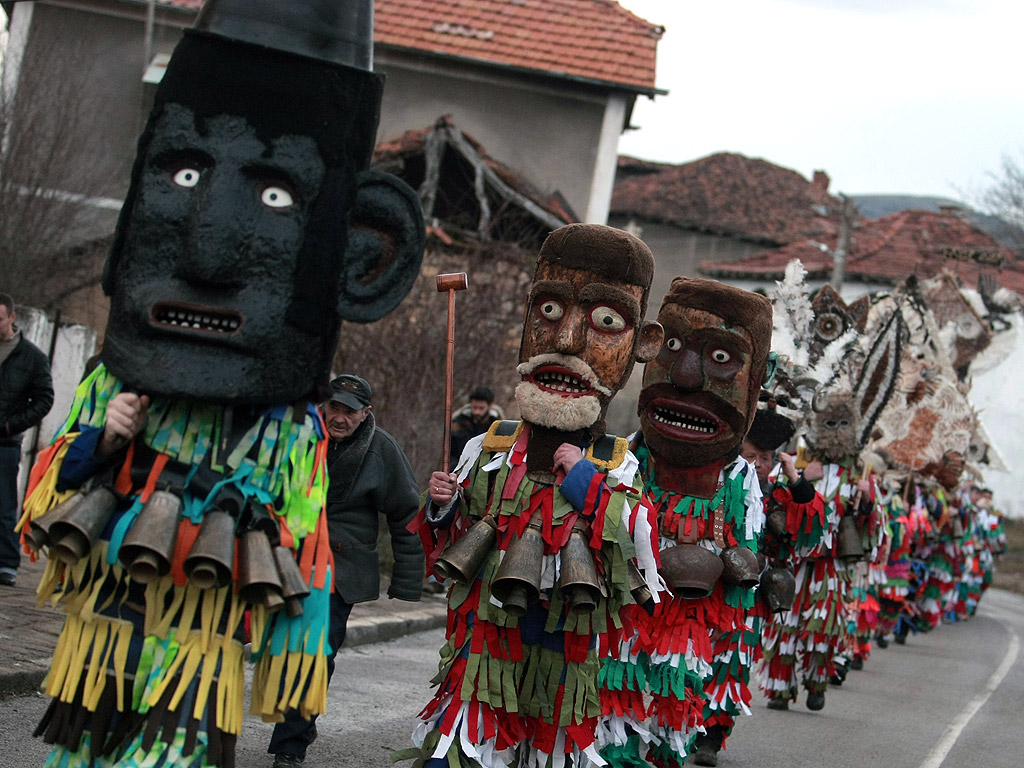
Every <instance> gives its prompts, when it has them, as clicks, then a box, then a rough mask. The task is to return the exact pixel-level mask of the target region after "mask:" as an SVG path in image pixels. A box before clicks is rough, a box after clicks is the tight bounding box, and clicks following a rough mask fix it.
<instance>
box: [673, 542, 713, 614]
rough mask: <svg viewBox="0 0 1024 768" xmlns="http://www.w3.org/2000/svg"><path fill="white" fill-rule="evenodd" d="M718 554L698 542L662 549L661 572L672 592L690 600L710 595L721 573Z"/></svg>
mask: <svg viewBox="0 0 1024 768" xmlns="http://www.w3.org/2000/svg"><path fill="white" fill-rule="evenodd" d="M723 568H724V565H723V563H722V560H721V558H720V557H718V555H716V554H715V553H714V552H712V551H711V550H710V549H705V548H704V547H702V546H700V545H699V544H676V545H675V546H674V547H669V548H668V549H664V550H662V552H661V568H659V569H658V570H659V572H660V573H661V575H662V577H664V579H665V583H666V584H668V586H669V589H671V590H672V594H674V595H676V596H678V597H683V598H686V599H688V600H696V599H699V598H702V597H707V596H708V595H709V594H711V590H712V589H714V587H715V582H717V581H718V578H719V577H720V576H721V575H722V570H723Z"/></svg>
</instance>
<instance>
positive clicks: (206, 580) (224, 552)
mask: <svg viewBox="0 0 1024 768" xmlns="http://www.w3.org/2000/svg"><path fill="white" fill-rule="evenodd" d="M183 566H184V569H185V575H186V576H188V580H189V582H191V583H192V584H193V585H195V586H197V587H199V588H200V589H215V588H217V587H223V586H224V585H225V584H229V583H231V575H232V573H233V572H234V569H235V519H234V518H233V517H231V515H229V514H228V513H227V512H224V511H223V510H220V509H217V508H213V509H209V510H207V511H206V514H204V515H203V524H202V526H201V527H200V528H199V535H198V536H197V537H196V540H195V541H194V542H193V543H192V549H190V550H189V552H188V557H186V558H185V562H184V563H183Z"/></svg>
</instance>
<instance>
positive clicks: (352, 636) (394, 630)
mask: <svg viewBox="0 0 1024 768" xmlns="http://www.w3.org/2000/svg"><path fill="white" fill-rule="evenodd" d="M446 616H447V611H446V608H445V605H444V604H443V603H442V604H441V605H439V606H438V607H437V608H434V609H420V610H415V611H403V612H402V613H401V614H396V615H394V616H374V617H366V618H362V619H359V620H358V621H349V624H348V628H347V629H346V632H345V645H344V646H342V647H343V648H355V647H356V646H360V645H372V644H373V643H383V642H385V641H387V640H394V639H395V638H396V637H404V636H406V635H411V634H414V633H416V632H426V631H427V630H430V629H437V628H439V627H443V626H444V625H445V618H446Z"/></svg>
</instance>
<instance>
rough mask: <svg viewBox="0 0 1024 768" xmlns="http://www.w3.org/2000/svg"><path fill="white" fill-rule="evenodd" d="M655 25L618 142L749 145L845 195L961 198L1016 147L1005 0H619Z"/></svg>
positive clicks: (740, 148)
mask: <svg viewBox="0 0 1024 768" xmlns="http://www.w3.org/2000/svg"><path fill="white" fill-rule="evenodd" d="M619 1H620V4H621V5H622V6H624V7H625V8H628V9H629V10H630V11H632V12H633V13H635V14H637V15H638V16H640V17H642V18H644V19H647V20H648V21H651V22H653V23H656V24H660V25H662V26H664V27H665V28H666V31H665V34H664V36H663V37H662V38H661V42H660V43H659V44H658V69H657V85H658V87H659V88H664V89H666V90H668V91H669V92H670V93H669V94H668V95H667V96H659V97H657V98H656V99H655V100H654V101H649V100H648V99H646V98H643V97H641V98H639V99H637V106H636V109H635V110H634V113H633V124H634V125H638V126H640V127H641V130H638V131H630V132H628V133H626V134H625V135H623V137H622V139H621V141H620V143H619V151H620V152H622V153H624V154H629V155H634V156H636V157H641V158H644V159H647V160H658V161H664V162H672V163H683V162H687V161H690V160H695V159H697V158H699V157H704V156H706V155H709V154H712V153H714V152H720V151H728V152H739V153H741V154H744V155H747V156H749V157H761V158H764V159H766V160H768V161H770V162H772V163H775V164H776V165H781V166H783V167H786V168H792V169H793V170H795V171H798V172H799V173H801V174H803V175H804V176H805V177H808V178H809V177H810V176H811V174H812V173H813V171H814V170H815V169H819V168H820V169H823V170H825V171H826V172H827V173H828V174H829V176H830V177H831V179H832V184H831V187H830V189H831V191H832V192H833V193H835V192H844V193H847V194H867V193H909V194H921V195H943V196H948V197H954V198H962V197H963V195H962V194H960V193H961V192H971V191H975V190H977V189H979V188H981V187H982V186H984V185H985V184H987V183H988V179H987V176H986V174H987V173H988V172H992V171H997V170H998V168H999V165H1000V160H1001V157H1002V155H1003V154H1004V153H1009V154H1011V155H1014V156H1015V157H1016V158H1018V159H1020V158H1021V157H1024V155H1022V152H1024V84H1022V82H1021V80H1022V70H1024V55H1022V52H1021V48H1022V45H1021V43H1022V38H1024V2H1020V0H710V1H709V0H704V2H696V1H695V0H619Z"/></svg>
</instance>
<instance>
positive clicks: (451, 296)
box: [437, 272, 469, 475]
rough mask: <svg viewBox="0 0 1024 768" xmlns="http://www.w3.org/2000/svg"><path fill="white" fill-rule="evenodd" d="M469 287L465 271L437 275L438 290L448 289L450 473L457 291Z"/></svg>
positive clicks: (446, 432)
mask: <svg viewBox="0 0 1024 768" xmlns="http://www.w3.org/2000/svg"><path fill="white" fill-rule="evenodd" d="M468 287H469V280H468V278H467V277H466V273H465V272H452V273H449V274H446V275H438V276H437V291H438V293H443V292H445V291H448V344H447V347H446V349H445V359H444V453H442V454H441V465H442V467H443V471H444V473H445V474H446V475H447V474H448V469H449V467H448V454H449V453H450V452H451V450H452V398H453V396H454V393H455V392H454V391H455V292H456V291H464V290H466V289H467V288H468Z"/></svg>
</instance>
